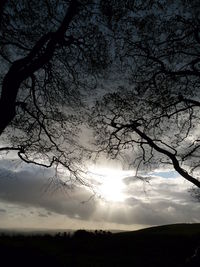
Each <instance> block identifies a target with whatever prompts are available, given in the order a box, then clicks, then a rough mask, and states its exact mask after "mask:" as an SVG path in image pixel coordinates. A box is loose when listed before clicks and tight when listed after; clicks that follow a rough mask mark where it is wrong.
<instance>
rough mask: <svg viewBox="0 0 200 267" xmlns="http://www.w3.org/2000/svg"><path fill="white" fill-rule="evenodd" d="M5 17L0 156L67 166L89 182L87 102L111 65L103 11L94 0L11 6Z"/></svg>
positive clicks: (0, 51)
mask: <svg viewBox="0 0 200 267" xmlns="http://www.w3.org/2000/svg"><path fill="white" fill-rule="evenodd" d="M0 13H1V18H2V19H1V32H0V38H1V48H0V57H1V62H2V65H1V70H0V72H1V86H2V89H1V98H0V134H1V137H2V140H3V141H2V144H1V147H0V151H1V152H7V151H12V150H13V151H17V153H18V156H19V157H20V158H21V159H22V160H23V161H25V162H27V163H34V164H39V165H42V166H44V167H51V166H53V165H54V166H58V165H62V166H63V167H65V168H67V169H68V170H69V172H70V173H71V174H73V175H74V176H75V177H76V179H79V181H81V182H83V181H82V180H81V178H80V177H81V172H82V169H81V166H82V165H81V160H82V158H83V157H86V158H87V155H88V154H89V151H87V149H85V148H84V147H83V146H82V144H81V143H80V142H79V139H80V137H79V131H80V127H81V125H82V123H83V121H84V120H85V118H84V116H85V115H84V114H85V110H86V108H87V107H86V106H85V105H84V101H85V100H84V98H85V96H86V95H87V92H88V90H91V89H94V88H95V86H96V81H97V74H98V77H100V76H101V73H103V72H104V71H105V69H106V67H107V66H108V65H109V62H110V61H109V60H110V59H109V55H108V43H109V39H108V38H107V39H106V33H105V32H104V31H102V30H101V27H102V26H101V21H100V20H101V12H100V9H99V8H98V6H97V4H96V1H89V0H80V1H79V0H71V1H56V0H55V1H54V0H52V1H46V0H43V1H40V2H37V3H36V2H35V1H32V0H31V1H26V0H20V1H17V2H16V1H12V0H10V1H9V0H8V1H4V2H1V6H0ZM99 21H100V22H99Z"/></svg>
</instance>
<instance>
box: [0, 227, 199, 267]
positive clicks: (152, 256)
mask: <svg viewBox="0 0 200 267" xmlns="http://www.w3.org/2000/svg"><path fill="white" fill-rule="evenodd" d="M198 246H200V224H175V225H166V226H159V227H151V228H147V229H143V230H138V231H133V232H121V233H115V234H112V233H109V232H104V231H96V232H87V231H84V230H79V231H77V232H75V233H74V235H70V234H66V233H61V234H57V235H55V236H52V235H47V234H46V235H43V236H42V235H32V236H31V235H26V236H23V235H14V236H8V235H6V234H5V235H1V237H0V256H1V261H2V260H4V261H5V262H6V265H4V266H20V267H24V266H48V267H51V266H55V267H59V266H65V267H68V266H69V267H75V266H76V267H79V266H80V267H83V266H84V267H89V266H90V267H100V266H102V267H104V266H105V267H106V266H109V267H112V266H113V267H118V266H134V267H137V266H138V267H139V266H140V267H142V266H144V267H147V266H148V267H169V266H172V267H173V266H177V267H184V266H198V267H199V266H200V261H199V259H198V257H192V256H193V255H194V254H195V250H196V249H197V247H198ZM0 264H1V262H0Z"/></svg>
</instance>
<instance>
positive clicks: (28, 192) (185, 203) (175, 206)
mask: <svg viewBox="0 0 200 267" xmlns="http://www.w3.org/2000/svg"><path fill="white" fill-rule="evenodd" d="M9 164H10V163H9V162H5V161H0V201H1V202H2V203H11V204H17V205H21V206H23V207H27V209H29V208H32V207H34V208H42V209H44V210H46V213H45V214H44V213H42V214H39V215H38V216H40V217H44V218H45V217H47V220H48V217H49V216H52V213H56V214H62V215H66V216H68V217H69V218H72V219H78V220H86V221H94V222H95V221H96V222H100V221H101V222H108V223H117V224H126V225H131V224H141V225H159V224H168V223H176V222H200V205H199V203H198V202H195V201H194V200H193V199H192V198H191V196H190V194H189V193H188V188H189V187H190V185H189V184H188V183H187V182H185V181H184V180H183V179H182V178H181V177H175V178H163V177H159V176H157V177H151V178H150V180H149V183H143V182H142V181H140V179H134V177H125V178H124V184H125V189H124V195H125V200H124V201H123V202H118V203H116V202H106V201H104V200H102V199H100V198H95V197H94V198H92V199H90V200H89V198H90V197H91V195H92V192H91V191H90V190H89V188H86V187H82V186H79V187H78V186H77V187H75V188H74V189H73V190H69V189H66V191H65V188H63V187H58V188H57V187H56V184H53V183H52V184H51V185H50V181H51V177H52V171H51V170H42V169H41V168H36V167H27V166H25V167H21V168H16V169H15V168H14V167H13V165H12V164H11V165H9ZM113 186H114V185H113ZM87 200H88V201H87ZM82 202H84V203H82ZM0 213H1V214H6V209H4V208H2V209H1V210H0Z"/></svg>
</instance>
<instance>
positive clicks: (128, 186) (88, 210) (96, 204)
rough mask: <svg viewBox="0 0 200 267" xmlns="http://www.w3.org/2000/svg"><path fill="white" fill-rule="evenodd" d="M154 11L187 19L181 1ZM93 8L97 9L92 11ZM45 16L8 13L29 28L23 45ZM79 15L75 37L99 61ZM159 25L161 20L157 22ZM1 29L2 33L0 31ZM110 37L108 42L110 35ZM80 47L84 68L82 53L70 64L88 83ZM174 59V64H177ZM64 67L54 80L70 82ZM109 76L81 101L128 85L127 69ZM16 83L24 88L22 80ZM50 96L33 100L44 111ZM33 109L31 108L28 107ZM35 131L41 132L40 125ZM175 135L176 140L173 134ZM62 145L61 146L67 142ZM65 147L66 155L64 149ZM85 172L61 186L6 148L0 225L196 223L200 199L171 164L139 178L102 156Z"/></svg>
mask: <svg viewBox="0 0 200 267" xmlns="http://www.w3.org/2000/svg"><path fill="white" fill-rule="evenodd" d="M33 2H34V1H33ZM44 2H45V1H44ZM161 2H162V1H161ZM172 2H173V1H172ZM13 3H14V2H13ZM52 3H53V2H52ZM158 3H159V1H158ZM181 6H182V5H181ZM38 7H39V6H37V5H35V9H34V10H35V11H34V12H35V13H34V14H37V13H40V12H42V10H43V9H42V10H41V11H40V9H38ZM18 8H19V11H20V12H18V13H19V15H21V11H22V10H21V9H23V6H20V5H18ZM190 8H191V7H190V6H189V5H188V10H190ZM24 10H25V11H26V9H24ZM30 10H31V12H32V13H33V10H32V9H28V11H30ZM45 10H46V9H45ZM52 10H53V9H52ZM192 10H193V9H192ZM11 11H12V9H9V8H8V9H7V12H8V14H9V12H11ZM54 11H55V10H54ZM154 11H155V10H154V9H152V10H149V12H150V13H155V14H157V15H158V18H160V16H161V15H160V13H158V11H157V10H156V12H154ZM57 12H59V13H60V12H61V8H60V7H59V6H58V8H57ZM63 12H64V11H63ZM84 12H85V11H84ZM160 12H161V14H165V15H166V14H167V17H168V16H169V17H170V15H173V16H174V15H176V14H179V13H180V14H181V13H183V15H184V14H185V18H187V17H188V16H189V15H188V14H189V13H187V10H186V11H184V12H183V10H182V8H179V6H178V4H177V3H176V4H173V3H171V5H169V6H168V7H167V8H166V9H163V8H161V11H160ZM195 12H196V11H195ZM47 13H48V12H47ZM27 14H28V13H27ZM94 14H96V12H95V13H94ZM138 14H140V16H143V15H144V11H142V12H141V13H137V16H138ZM155 14H154V15H155ZM191 14H192V13H191ZM43 15H44V14H43ZM57 15H59V14H57ZM63 15H64V14H63ZM147 15H148V12H147ZM46 16H47V15H46ZM59 16H60V15H59ZM59 16H58V17H59ZM132 16H133V15H131V18H133V17H132ZM173 16H172V17H173ZM22 17H23V16H22ZM55 17H56V12H55ZM95 17H96V15H95ZM147 17H148V16H147ZM27 18H28V17H27ZM34 18H35V17H34ZM34 18H33V19H34ZM44 18H45V16H38V17H37V20H36V23H40V21H42V23H40V27H36V26H35V24H34V23H30V22H29V24H26V19H25V20H24V21H23V20H22V19H21V18H20V16H19V17H18V16H13V18H12V19H13V25H15V26H17V25H18V27H19V29H21V23H24V25H23V26H24V27H25V29H28V31H29V32H28V35H27V40H26V41H27V45H28V44H30V42H29V38H30V37H32V38H33V40H35V38H36V37H35V33H34V31H33V33H34V34H33V36H32V35H30V34H31V32H32V30H31V29H32V28H30V25H31V27H33V29H34V28H38V29H39V31H38V33H37V34H38V35H41V36H42V34H44V32H45V33H46V24H45V23H47V25H50V28H52V29H53V28H54V27H55V22H54V19H53V20H52V21H49V20H48V19H46V20H45V19H44ZM15 20H16V21H15ZM19 21H20V23H19ZM28 21H29V19H28ZM34 21H35V20H34ZM43 21H46V22H45V23H44V24H43ZM77 21H79V20H77ZM83 21H84V24H83V25H84V27H83V29H82V30H80V29H79V26H80V25H82V24H80V25H79V24H77V25H78V31H77V33H76V34H77V36H78V37H79V34H80V36H81V38H82V34H83V33H84V36H85V34H86V36H88V37H87V38H89V39H88V40H92V44H90V42H89V44H90V45H91V47H92V49H91V51H92V52H94V55H93V54H92V55H91V59H93V58H94V57H97V58H98V63H99V62H101V61H100V56H99V55H101V56H102V54H98V53H97V54H96V51H97V52H98V51H99V52H101V49H102V48H101V49H99V50H98V49H96V50H94V49H93V46H94V47H95V45H94V44H95V43H93V42H94V40H96V39H94V38H93V39H91V36H90V34H91V32H92V33H93V28H91V30H92V31H91V32H90V30H89V29H90V28H87V27H86V26H85V25H90V23H91V22H92V23H94V25H95V26H96V22H95V21H93V20H92V19H89V21H87V20H85V17H84V19H83ZM164 21H165V20H164ZM166 21H167V20H166ZM79 22H80V23H83V22H82V20H80V21H79ZM9 25H10V24H8V27H5V31H6V29H9V31H7V34H8V33H9V34H10V37H9V36H8V37H9V38H11V40H12V41H13V40H14V39H13V38H15V39H16V40H17V41H19V44H20V47H21V37H20V33H21V30H19V29H18V28H17V27H16V29H18V31H16V32H15V31H14V32H15V35H13V34H11V33H12V31H11V29H10V28H9ZM52 25H53V26H52ZM77 25H76V23H74V24H72V25H71V27H72V26H73V27H74V28H73V27H72V28H71V29H72V30H71V31H72V32H73V34H74V29H76V27H77ZM130 25H131V24H130ZM158 25H160V23H159V24H158ZM166 25H167V24H166ZM177 25H179V24H177ZM26 27H28V28H26ZM11 28H15V27H11ZM47 28H48V27H47ZM99 29H104V27H103V28H102V27H99ZM156 29H157V28H156ZM79 30H80V32H79ZM84 30H88V32H87V31H86V33H85V32H84ZM130 30H131V31H130V32H132V26H131V27H130ZM23 31H24V30H23ZM23 31H22V32H23ZM40 31H41V32H40ZM43 31H44V32H43ZM82 31H83V32H82ZM152 32H153V31H152ZM29 33H30V34H29ZM101 33H102V35H101V36H102V38H99V37H98V38H97V44H98V43H99V44H101V46H102V47H104V46H103V45H102V43H103V42H104V39H103V37H104V33H107V31H105V29H104V30H103V32H101ZM149 33H150V35H151V31H150V32H149V31H148V34H149ZM37 34H36V36H37ZM67 34H68V33H67ZM76 34H75V37H76ZM29 35H30V36H29ZM5 36H7V35H6V34H5ZM69 36H70V31H69ZM122 36H123V34H122ZM134 36H135V35H134ZM162 36H165V35H163V34H162V35H161V36H160V38H161V37H162ZM78 37H76V38H78ZM87 38H86V40H87ZM30 39H31V38H30ZM161 39H162V38H161ZM77 40H78V39H77ZM100 40H101V41H102V40H103V41H102V43H101V42H100ZM130 40H131V39H130ZM191 40H192V43H194V42H193V39H191ZM4 41H5V40H4ZM105 41H106V38H105ZM6 42H7V40H6ZM6 42H5V43H6ZM110 42H111V41H110ZM183 43H184V42H183ZM45 44H46V43H45ZM97 44H96V45H97ZM109 44H112V42H111V43H109ZM25 45H26V42H25ZM31 45H32V44H31ZM184 45H185V44H184ZM196 45H198V47H199V44H196ZM8 47H9V45H8ZM74 47H75V46H74ZM86 48H87V46H86ZM105 48H106V47H105ZM110 48H111V49H108V50H109V51H110V56H111V59H112V58H113V57H114V50H113V44H112V45H110ZM192 48H194V50H195V49H196V46H195V44H194V47H192ZM12 49H13V50H12ZM127 49H128V47H127ZM185 49H186V50H185V51H187V46H186V48H185ZM112 50H113V51H112ZM6 51H7V52H6V53H8V52H9V51H10V52H11V53H10V55H6V57H7V56H8V57H10V58H9V61H11V62H12V61H13V60H15V59H16V58H21V52H19V51H18V49H16V47H15V46H14V45H13V47H12V46H11V47H9V48H8V49H7V50H6ZM66 51H67V52H66V55H65V54H64V55H65V56H66V57H68V60H69V62H71V64H72V63H74V60H73V57H72V59H70V57H71V50H66ZM72 51H73V50H72ZM102 51H103V55H104V56H105V55H106V50H105V49H103V50H102ZM125 51H126V50H125ZM191 51H192V50H191ZM195 51H196V50H195ZM26 53H27V50H25V51H24V55H26ZM73 53H74V54H73ZM73 53H72V55H74V56H76V53H77V51H76V49H75V50H74V52H73ZM38 54H39V53H38ZM78 54H79V53H78ZM85 54H86V58H84V60H85V62H86V63H85V64H86V66H85V67H84V66H83V65H82V56H80V58H81V60H80V61H79V63H81V64H80V66H79V67H78V68H77V71H78V70H81V71H82V72H83V74H81V75H80V84H82V82H83V81H82V80H84V82H85V83H86V84H87V83H88V64H90V63H91V62H90V61H87V60H88V52H87V49H86V50H85ZM58 55H59V54H58ZM69 55H70V57H69ZM81 55H82V54H81ZM80 58H79V57H78V58H77V60H79V59H80ZM197 59H198V58H197ZM4 60H5V59H4ZM4 60H3V62H4ZM70 60H71V61H70ZM84 60H83V62H84ZM120 60H121V57H120ZM166 60H167V61H168V57H166ZM189 60H190V56H189ZM75 61H76V60H75ZM176 61H177V57H176V56H175V58H174V62H176ZM55 62H56V61H55ZM59 62H60V64H61V61H59ZM194 62H195V61H194ZM96 63H97V62H96ZM172 63H173V62H172ZM3 64H4V63H3ZM173 64H174V63H173ZM173 64H172V65H173ZM179 64H180V62H179ZM181 64H183V65H185V61H184V60H183V62H182V63H181ZM27 65H28V64H27ZM64 65H65V64H64ZM64 65H62V66H64ZM72 65H74V64H72ZM117 65H118V64H117ZM125 65H126V64H125ZM58 66H59V65H58ZM176 66H178V67H181V66H179V65H178V64H177V65H176ZM55 67H56V66H55ZM131 68H132V66H131ZM7 69H8V65H6V67H5V68H4V67H3V68H0V72H2V74H1V73H0V74H1V76H2V79H3V77H4V75H5V73H6V71H7ZM61 69H62V71H63V70H64V69H65V68H61ZM66 69H67V70H66V71H65V72H63V74H62V75H60V76H59V75H58V72H55V73H56V74H57V75H58V78H56V79H58V80H59V79H60V78H59V77H62V78H63V77H64V78H63V81H65V79H69V82H68V84H71V79H72V82H73V79H74V77H73V78H71V76H73V75H71V71H68V68H66ZM75 69H76V68H75ZM75 69H73V68H72V70H75ZM89 69H90V67H89ZM111 69H112V68H111ZM114 69H115V68H114ZM53 70H54V69H53ZM97 71H98V70H97ZM3 72H4V73H3ZM111 72H112V71H111ZM72 73H73V72H72ZM66 74H67V75H66ZM129 74H130V73H129V72H127V76H129ZM40 75H41V73H40V71H39V72H38V80H37V83H36V85H37V86H38V88H40V86H41V88H43V87H42V86H44V88H43V89H42V90H45V91H46V82H47V80H44V84H43V81H42V79H41V84H40V82H39V81H40V78H41V77H40ZM57 75H56V76H57ZM82 75H83V78H82ZM106 75H107V74H106ZM109 75H110V77H109V79H108V81H107V82H106V80H104V79H105V78H106V77H103V79H102V81H100V80H99V81H100V82H102V83H103V85H101V86H100V88H101V87H102V90H101V91H99V92H95V93H94V91H91V92H92V93H93V96H92V97H91V95H92V93H89V97H91V99H90V100H87V101H88V102H87V101H86V103H88V105H89V104H90V102H93V100H94V99H93V98H98V97H99V96H102V95H103V94H104V93H105V92H108V91H107V87H111V88H109V90H110V92H111V91H112V90H115V88H114V87H115V86H114V85H115V84H116V85H121V84H122V85H123V84H124V85H126V83H127V84H129V82H130V79H129V78H130V77H128V79H127V81H126V83H125V78H126V75H125V74H124V71H123V72H122V75H123V77H125V78H124V79H122V80H121V78H120V77H121V76H120V75H119V73H117V75H116V74H114V75H113V74H112V73H111V74H109ZM109 75H108V76H109ZM56 76H55V77H56ZM78 76H79V75H77V77H78ZM116 76H118V78H117V79H116ZM47 77H48V76H47ZM66 77H67V78H66ZM89 77H90V76H89ZM198 78H199V76H198ZM45 79H46V78H45ZM115 79H116V81H115V83H114V81H113V80H115ZM145 79H146V77H145ZM48 80H49V79H48ZM50 80H51V79H50ZM58 80H56V81H58ZM78 81H79V80H78ZM91 81H92V80H90V82H91ZM119 81H120V83H119ZM58 84H60V86H61V88H59V87H58V92H59V93H61V92H62V91H63V87H62V85H63V84H62V82H61V83H58V82H57V83H56V86H58ZM111 84H112V86H113V88H112V86H110V85H111ZM113 84H114V85H113ZM51 85H52V84H51ZM37 86H36V89H37V90H38V88H37ZM70 86H71V85H70ZM70 86H69V87H70ZM91 87H93V86H91ZM49 88H51V87H49ZM177 88H179V86H177V87H176V84H175V89H177ZM21 89H22V90H23V87H22V88H21ZM75 89H76V88H75ZM86 89H87V86H86ZM122 89H123V88H122ZM59 90H60V91H59ZM70 90H72V99H75V100H72V102H73V101H75V106H77V99H76V97H77V96H76V94H75V97H73V91H74V89H73V86H72V87H70V88H69V92H70V94H71V91H70ZM84 90H85V88H84ZM75 91H76V90H75ZM86 91H87V90H86ZM172 91H173V90H172ZM39 92H40V91H39ZM42 92H43V91H42ZM50 92H51V93H52V96H51V97H52V99H53V100H54V94H53V92H54V90H51V91H50ZM55 92H57V91H55ZM67 92H68V91H67ZM173 93H174V92H173ZM181 93H182V88H181ZM192 93H194V90H193V84H192ZM23 94H24V91H23ZM23 94H22V95H21V97H22V98H23V97H25V99H26V98H27V95H26V93H25V95H24V96H23ZM31 95H32V93H31V94H30V96H31ZM41 95H42V94H41ZM50 95H51V94H48V97H47V98H48V99H49V98H50V101H49V102H48V105H47V102H46V98H45V105H44V103H43V102H40V97H39V100H38V103H39V104H40V105H41V107H40V108H41V109H42V110H43V108H44V106H46V105H47V107H46V110H48V112H50V111H51V108H52V103H54V101H55V100H54V101H53V102H51V101H52V99H51V97H50ZM65 95H67V97H65V98H64V100H63V95H62V94H61V96H60V97H61V98H62V99H61V100H62V101H61V102H62V103H63V102H64V105H66V103H65V101H69V103H70V100H68V99H70V98H69V95H68V93H66V94H65ZM147 95H148V94H147ZM39 96H40V93H39ZM58 99H59V97H58ZM31 101H32V100H31ZM59 101H60V100H58V103H59V104H60V102H59ZM55 102H56V101H55ZM38 103H37V106H38ZM67 103H68V102H67ZM130 103H131V102H130ZM133 103H134V102H133ZM40 105H39V106H40ZM69 105H70V104H69ZM33 106H34V105H33ZM72 106H73V105H72ZM37 108H38V107H37ZM56 108H57V106H56ZM65 108H66V106H65ZM131 109H132V108H131ZM33 110H35V107H34V109H33ZM49 110H50V111H49ZM37 111H38V110H37ZM147 112H148V111H147ZM38 114H39V113H38ZM78 114H79V113H78ZM125 114H126V113H125ZM23 116H24V113H22V117H23ZM44 117H45V116H44ZM53 118H54V116H53ZM197 118H198V116H197ZM80 120H81V119H80ZM186 120H187V119H186ZM125 121H126V120H125ZM23 122H24V120H22V124H23ZM25 122H29V121H28V120H26V118H25ZM130 122H131V120H130ZM29 123H30V124H29V125H28V128H27V125H26V124H25V125H22V126H23V127H24V128H25V131H26V130H27V131H28V132H29V131H31V134H33V141H34V138H35V136H34V127H33V126H34V123H35V119H34V123H32V120H31V121H30V122H29ZM198 123H199V122H198ZM73 124H74V122H73V121H72V126H73ZM78 124H80V123H79V120H78ZM30 125H31V127H29V126H30ZM169 125H170V122H169ZM177 125H178V124H177ZM198 125H199V124H198ZM161 126H162V125H161ZM70 127H71V126H69V127H68V129H70ZM184 127H187V124H185V123H183V128H182V129H185V128H184ZM188 127H189V128H188V129H190V128H191V127H190V125H189V126H188ZM55 128H56V124H55V127H54V125H53V127H52V129H51V130H52V131H54V130H55ZM72 128H73V127H72ZM60 129H61V128H59V130H60ZM73 129H74V128H73ZM59 130H58V132H59V133H58V136H60V131H59ZM65 130H66V129H65ZM65 130H64V131H63V132H64V133H65V134H66V133H67V136H66V140H67V141H68V139H70V141H69V144H68V145H70V148H71V145H72V144H73V142H72V140H71V137H72V133H71V131H69V133H68V131H65ZM178 130H179V131H180V127H179V125H178ZM190 130H191V129H190ZM194 130H195V128H194V129H193V132H194ZM197 130H198V131H197V132H198V133H199V128H198V129H197ZM171 131H172V130H171V128H170V135H169V136H167V138H169V139H171ZM35 132H36V140H37V139H38V136H37V127H36V131H35ZM61 132H62V131H61ZM75 132H76V131H75ZM13 133H15V134H16V133H17V134H18V131H13ZM39 133H41V131H40V127H39ZM31 134H30V136H31ZM167 134H168V132H167ZM167 134H166V135H167ZM55 136H57V135H55ZM63 136H64V135H63ZM63 136H62V135H61V140H62V138H63ZM85 136H87V138H88V139H89V138H90V137H89V136H88V135H86V134H85ZM68 137H69V138H68ZM20 138H21V136H20ZM28 138H29V137H28ZM56 138H57V137H56ZM87 138H85V137H84V138H83V136H82V139H81V141H83V142H85V141H87V140H85V139H87ZM22 139H23V138H22ZM25 139H26V137H25ZM19 140H21V139H19ZM28 140H29V139H28ZM183 140H185V138H183ZM40 141H41V140H40ZM42 141H44V142H43V143H44V144H46V140H45V138H44V139H42ZM186 141H188V140H186ZM189 141H191V140H189ZM192 141H193V140H192ZM177 142H179V140H178V141H177ZM43 143H42V144H43ZM61 143H62V142H61ZM51 145H52V144H51ZM187 145H188V144H187ZM189 145H190V144H189ZM33 146H35V143H34V142H33ZM47 147H48V144H47ZM66 147H67V146H66ZM183 147H184V150H185V146H183ZM39 150H40V149H39ZM30 151H31V149H30ZM65 151H67V149H66V150H65ZM69 151H70V149H69ZM72 151H74V148H73V149H72ZM69 154H70V152H69ZM37 157H40V156H38V155H37ZM196 158H197V159H198V158H199V157H196ZM191 166H192V164H191ZM62 175H64V176H66V180H67V173H65V170H63V172H62ZM143 175H144V174H143ZM58 178H59V177H58ZM144 178H146V179H145V180H146V182H145V181H144ZM87 179H88V180H89V185H90V186H83V185H80V184H76V185H75V186H74V187H73V188H72V187H70V188H69V187H68V186H64V185H61V184H60V183H59V180H57V179H56V178H55V172H54V170H53V169H43V168H41V167H38V166H34V165H31V164H25V163H23V162H20V160H19V159H16V158H15V157H11V156H10V154H8V155H7V156H5V155H4V157H2V158H0V228H4V229H5V228H9V229H16V228H17V229H24V228H28V229H83V228H84V229H107V230H112V229H115V230H135V229H140V228H144V227H149V226H154V225H163V224H172V223H180V222H181V223H184V222H185V223H196V222H200V205H199V202H198V201H197V200H195V199H194V198H192V196H191V193H190V192H189V190H190V188H191V184H190V183H189V182H187V181H186V180H185V179H183V178H182V177H180V176H179V175H178V174H177V173H176V172H174V171H173V170H170V169H156V170H155V169H154V171H152V172H148V171H147V172H146V173H145V175H144V176H143V177H142V176H141V177H137V178H136V177H135V170H134V169H129V170H126V169H123V166H122V165H121V163H120V162H119V161H108V160H106V159H104V161H103V163H102V162H100V163H99V162H98V163H96V164H91V165H90V166H89V171H88V176H87Z"/></svg>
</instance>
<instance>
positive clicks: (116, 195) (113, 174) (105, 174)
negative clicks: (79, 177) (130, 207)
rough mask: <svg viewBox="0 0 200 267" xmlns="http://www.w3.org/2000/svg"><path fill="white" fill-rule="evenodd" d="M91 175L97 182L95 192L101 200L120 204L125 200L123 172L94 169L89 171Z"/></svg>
mask: <svg viewBox="0 0 200 267" xmlns="http://www.w3.org/2000/svg"><path fill="white" fill-rule="evenodd" d="M91 174H92V175H93V176H94V178H95V180H96V181H97V182H98V185H97V186H96V187H97V188H96V191H97V193H98V194H99V196H100V197H101V198H103V199H105V200H106V201H110V202H122V201H123V200H124V199H125V194H124V192H123V190H124V189H125V184H124V183H123V178H124V177H125V174H124V172H123V171H121V170H117V171H116V170H113V169H109V168H96V167H94V168H92V170H91Z"/></svg>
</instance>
